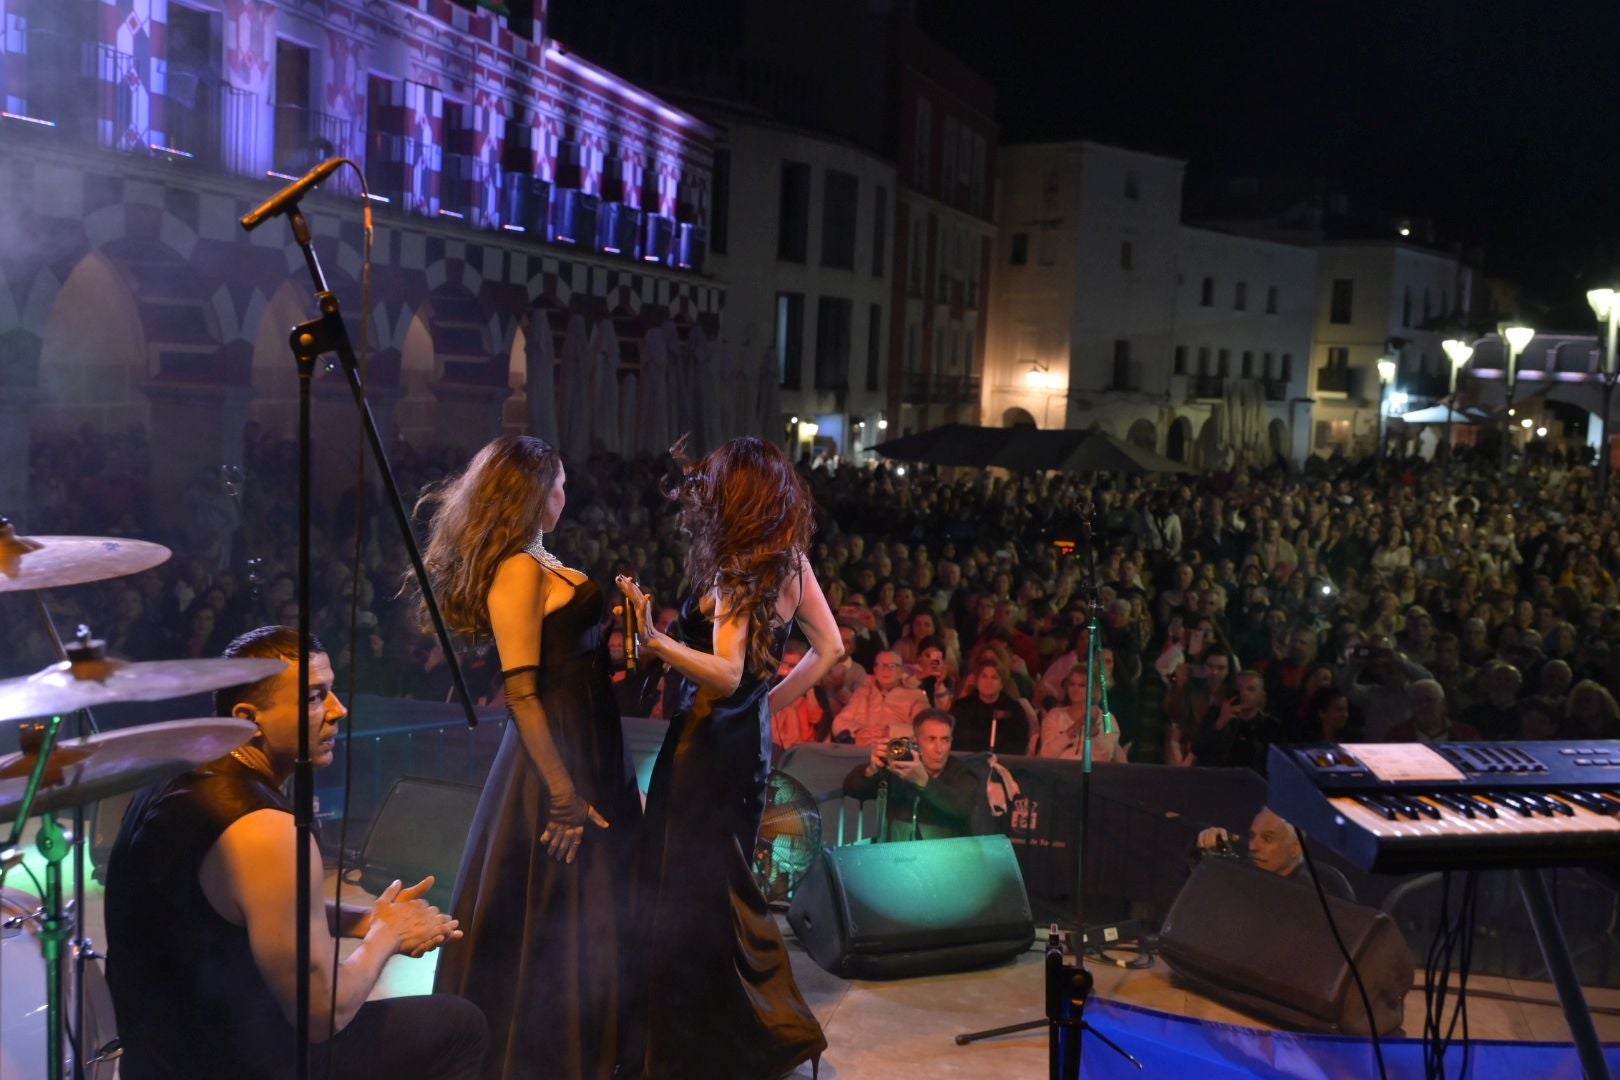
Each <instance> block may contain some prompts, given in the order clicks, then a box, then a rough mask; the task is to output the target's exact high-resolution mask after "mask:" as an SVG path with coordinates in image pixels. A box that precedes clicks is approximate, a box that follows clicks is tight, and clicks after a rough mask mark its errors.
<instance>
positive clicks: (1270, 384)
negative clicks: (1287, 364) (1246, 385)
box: [1265, 379, 1288, 401]
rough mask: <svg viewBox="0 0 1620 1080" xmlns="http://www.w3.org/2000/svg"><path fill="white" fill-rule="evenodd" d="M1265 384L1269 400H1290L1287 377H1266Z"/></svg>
mask: <svg viewBox="0 0 1620 1080" xmlns="http://www.w3.org/2000/svg"><path fill="white" fill-rule="evenodd" d="M1265 386H1266V400H1267V401H1287V400H1288V382H1287V380H1286V379H1266V380H1265Z"/></svg>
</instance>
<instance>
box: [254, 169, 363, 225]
mask: <svg viewBox="0 0 1620 1080" xmlns="http://www.w3.org/2000/svg"><path fill="white" fill-rule="evenodd" d="M348 160H349V159H348V158H327V159H326V160H325V161H323V162H321V163H320V164H319V165H316V166H315V167H314V168H313V169H311V170H309V172H307V173H305V174H304V175H303V176H302V177H301V178H300V179H298V180H294V181H293V182H292V183H290V184H288V185H287V186H286V187H284V188H282V189H281V190H280V191H278V192H276V193H275V194H274V195H272V196H270V197H269V198H268V199H266V200H265V201H264V202H262V203H260V204H259V206H258V207H257V208H256V209H254V210H250V211H248V212H247V213H246V214H244V215H243V216H242V228H243V229H245V230H247V231H248V232H252V231H253V230H254V229H257V228H258V227H259V226H260V225H262V224H264V221H265V219H266V218H272V217H275V216H276V215H277V214H279V213H281V212H282V211H283V210H286V209H287V208H288V207H289V206H292V205H293V204H294V203H296V202H297V201H298V200H299V199H301V198H303V197H304V195H305V193H307V192H308V191H309V189H310V188H312V187H314V186H315V185H316V184H319V183H320V182H321V181H322V180H325V179H326V178H327V177H328V176H331V175H332V174H333V173H335V172H337V170H338V167H339V166H340V165H343V164H344V163H346V162H347V161H348Z"/></svg>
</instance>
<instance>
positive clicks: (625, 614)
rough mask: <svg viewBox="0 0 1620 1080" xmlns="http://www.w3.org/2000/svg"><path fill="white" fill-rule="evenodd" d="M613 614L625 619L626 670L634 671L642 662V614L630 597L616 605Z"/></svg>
mask: <svg viewBox="0 0 1620 1080" xmlns="http://www.w3.org/2000/svg"><path fill="white" fill-rule="evenodd" d="M613 614H615V615H618V616H620V617H621V618H623V619H624V670H626V671H634V670H636V665H637V664H639V663H640V662H641V642H640V641H639V640H638V639H639V638H640V636H641V614H640V613H639V612H638V611H636V605H634V604H632V603H631V602H630V601H629V600H628V599H626V600H625V601H624V603H622V604H617V605H615V606H614V608H613Z"/></svg>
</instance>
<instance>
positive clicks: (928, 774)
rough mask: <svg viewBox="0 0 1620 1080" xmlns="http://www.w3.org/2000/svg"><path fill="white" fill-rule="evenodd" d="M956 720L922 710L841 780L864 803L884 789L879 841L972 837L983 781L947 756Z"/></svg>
mask: <svg viewBox="0 0 1620 1080" xmlns="http://www.w3.org/2000/svg"><path fill="white" fill-rule="evenodd" d="M955 727H956V721H955V720H954V719H952V717H951V714H950V713H948V712H946V711H945V710H943V709H924V710H923V711H922V712H920V713H918V714H917V717H916V719H915V720H914V721H913V724H912V734H911V736H910V737H906V736H901V737H899V738H895V739H891V740H889V741H887V742H884V743H880V744H878V745H877V746H874V747H872V756H871V757H870V758H869V759H868V760H867V761H866V763H865V764H864V765H857V766H855V768H853V769H851V770H850V773H849V775H848V776H846V777H844V794H845V795H847V796H849V797H850V798H852V799H860V800H862V801H865V800H868V799H874V798H877V796H878V794H879V792H881V791H882V790H884V788H885V786H886V787H887V790H888V812H887V819H886V821H885V823H884V829H883V834H882V835H881V836H879V837H877V839H878V841H879V842H883V841H891V840H942V839H946V838H949V837H953V836H969V835H972V820H973V811H974V810H975V808H976V807H977V806H978V804H979V803H980V802H981V801H983V799H984V798H985V794H984V791H985V789H984V782H983V781H982V780H980V779H979V778H978V777H977V776H975V775H974V774H973V771H972V770H971V769H969V768H968V767H967V766H966V765H963V764H962V762H961V761H960V760H959V759H957V758H954V757H952V756H951V739H952V737H953V735H954V732H955Z"/></svg>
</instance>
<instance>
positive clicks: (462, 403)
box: [433, 379, 512, 454]
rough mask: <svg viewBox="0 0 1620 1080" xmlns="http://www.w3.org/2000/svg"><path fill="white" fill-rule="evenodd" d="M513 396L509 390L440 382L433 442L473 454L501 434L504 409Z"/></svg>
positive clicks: (436, 392)
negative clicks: (508, 399) (508, 398)
mask: <svg viewBox="0 0 1620 1080" xmlns="http://www.w3.org/2000/svg"><path fill="white" fill-rule="evenodd" d="M511 393H512V390H511V388H510V387H507V386H491V385H488V384H482V383H464V382H453V381H450V380H448V379H440V380H439V381H438V382H436V383H434V384H433V396H434V398H435V399H437V400H436V404H435V408H434V410H433V414H434V415H433V436H434V440H435V441H436V442H440V443H445V444H447V445H450V446H455V447H459V448H460V449H462V450H464V451H466V452H467V453H468V454H472V453H473V452H474V451H476V450H477V449H478V448H479V447H481V446H483V445H484V444H485V443H487V442H489V440H491V439H493V438H495V436H497V435H499V434H500V433H501V426H502V425H501V408H502V405H503V404H504V403H505V401H506V399H507V397H509V396H510V395H511Z"/></svg>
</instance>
